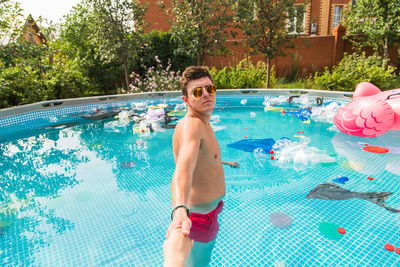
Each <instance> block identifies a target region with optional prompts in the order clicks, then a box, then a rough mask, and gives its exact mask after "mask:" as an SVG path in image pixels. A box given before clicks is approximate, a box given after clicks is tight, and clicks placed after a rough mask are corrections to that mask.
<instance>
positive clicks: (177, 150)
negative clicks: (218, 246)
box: [167, 67, 239, 266]
mask: <svg viewBox="0 0 400 267" xmlns="http://www.w3.org/2000/svg"><path fill="white" fill-rule="evenodd" d="M180 84H181V90H182V93H183V97H182V99H183V101H184V102H185V104H186V106H187V108H188V112H187V114H186V116H185V117H184V118H183V119H182V120H181V121H180V122H179V123H178V125H177V126H176V128H175V132H174V136H173V140H172V145H173V151H174V159H175V163H176V168H175V172H174V175H173V177H172V182H171V198H172V205H173V211H172V214H171V218H172V222H171V225H170V227H169V229H168V231H167V238H168V235H169V233H170V232H171V231H174V230H175V229H179V228H180V229H181V231H182V233H183V234H184V235H189V236H190V238H191V239H193V240H194V241H195V242H194V246H193V250H192V252H191V254H190V255H189V260H188V261H187V265H189V266H190V265H192V264H194V265H195V266H207V264H208V262H209V260H210V257H211V251H212V248H213V247H214V243H215V238H216V235H217V232H218V228H219V225H218V220H217V216H218V213H220V212H221V210H222V206H223V202H222V198H223V197H224V195H225V175H224V169H223V167H222V164H223V163H224V164H228V165H230V166H232V167H238V166H239V165H238V164H237V163H235V162H222V161H221V150H220V148H219V145H218V141H217V139H216V137H215V134H214V131H213V129H212V127H211V125H210V118H211V111H212V110H213V108H214V106H215V102H216V96H215V92H216V87H215V85H214V84H213V82H212V80H211V75H210V73H209V72H208V71H207V69H206V68H204V67H188V68H187V69H186V70H185V71H184V72H183V74H182V77H181V80H180ZM189 212H191V213H190V216H189ZM204 221H206V223H204Z"/></svg>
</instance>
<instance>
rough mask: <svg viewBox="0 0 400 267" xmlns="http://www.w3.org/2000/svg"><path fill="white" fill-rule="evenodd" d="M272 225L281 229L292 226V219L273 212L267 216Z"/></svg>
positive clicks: (281, 213)
mask: <svg viewBox="0 0 400 267" xmlns="http://www.w3.org/2000/svg"><path fill="white" fill-rule="evenodd" d="M269 220H270V221H271V223H272V225H273V226H275V227H278V228H281V229H285V228H289V227H290V226H292V218H290V216H289V215H287V214H286V213H283V212H274V213H272V214H271V215H270V216H269Z"/></svg>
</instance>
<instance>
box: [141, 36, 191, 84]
mask: <svg viewBox="0 0 400 267" xmlns="http://www.w3.org/2000/svg"><path fill="white" fill-rule="evenodd" d="M177 47H178V43H177V42H176V41H175V40H174V38H173V37H172V34H171V32H160V31H151V32H148V33H146V34H145V35H144V43H143V46H142V47H141V49H140V51H139V56H138V60H136V61H135V62H134V69H135V71H136V72H137V73H138V74H139V75H141V76H144V75H146V70H147V69H148V68H150V67H152V66H157V64H158V62H157V61H156V60H155V57H156V56H157V57H158V59H159V60H160V61H161V64H162V65H163V66H167V65H168V64H171V70H173V71H183V70H184V69H185V68H186V67H187V66H190V65H195V63H196V60H195V59H194V58H190V57H189V56H187V55H179V54H177V50H176V48H177Z"/></svg>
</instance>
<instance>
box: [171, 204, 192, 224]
mask: <svg viewBox="0 0 400 267" xmlns="http://www.w3.org/2000/svg"><path fill="white" fill-rule="evenodd" d="M179 208H185V209H186V214H187V216H188V217H189V215H190V209H189V208H188V207H186V206H185V205H179V206H176V207H175V208H174V209H173V210H172V212H171V221H173V220H174V212H175V211H176V210H177V209H179Z"/></svg>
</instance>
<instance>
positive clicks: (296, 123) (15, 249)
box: [0, 99, 400, 266]
mask: <svg viewBox="0 0 400 267" xmlns="http://www.w3.org/2000/svg"><path fill="white" fill-rule="evenodd" d="M160 101H161V100H160ZM164 102H165V101H164ZM261 102H262V100H261V101H259V102H257V103H258V104H254V103H253V102H251V101H250V103H247V104H246V103H242V104H239V105H237V104H235V105H231V104H230V103H229V101H218V99H217V103H218V105H217V107H216V108H215V109H214V113H213V127H214V128H215V130H216V132H215V134H216V136H217V139H218V141H219V144H220V147H221V153H222V160H225V161H236V162H238V163H239V164H240V167H239V168H237V169H233V168H230V167H228V166H225V167H224V169H225V176H226V197H225V199H224V202H225V205H224V209H223V212H222V213H221V214H220V231H219V234H218V237H217V241H216V245H215V248H214V251H213V254H212V257H211V262H210V266H396V265H399V264H400V255H399V254H396V252H391V251H388V250H386V249H385V245H386V244H391V245H393V246H394V247H395V248H400V239H399V238H398V237H399V236H400V218H399V215H398V213H392V212H390V211H388V210H386V209H384V208H383V207H380V206H378V205H377V204H375V203H372V202H370V201H368V200H365V199H360V198H355V199H348V200H337V201H334V200H322V199H310V198H306V196H307V194H308V193H309V192H310V191H311V190H313V189H314V188H316V187H317V186H318V185H320V184H324V183H333V184H335V185H337V186H340V187H341V188H343V189H346V190H350V191H352V192H383V191H387V192H393V194H392V195H390V196H389V197H388V198H387V200H386V202H387V205H388V206H389V207H392V208H395V209H400V186H399V181H400V154H399V153H398V151H399V150H396V149H400V143H399V142H398V140H399V138H400V131H389V132H388V133H386V134H385V135H383V136H381V137H378V138H360V137H353V136H348V135H345V134H343V133H340V132H338V131H335V130H334V128H332V124H331V123H329V122H321V121H317V120H314V119H313V118H311V119H310V120H309V121H307V120H306V121H304V120H301V119H299V118H298V117H296V116H290V115H289V114H286V113H282V112H276V110H275V111H266V110H265V108H264V106H263V105H262V104H261ZM296 108H297V107H296V106H284V109H285V110H289V109H294V110H295V109H296ZM297 110H298V108H297ZM112 120H113V119H108V120H100V121H90V122H89V121H82V120H81V121H80V123H78V124H76V125H73V126H70V127H64V128H59V129H57V128H56V129H39V130H35V131H31V132H28V133H27V132H24V133H21V134H17V133H16V134H13V135H12V136H11V137H10V136H8V137H7V138H4V139H1V140H0V142H1V143H0V175H1V177H0V188H1V193H0V265H2V266H17V265H21V266H25V265H34V266H97V265H101V266H111V265H113V266H114V265H122V266H129V265H131V266H161V265H162V262H163V255H162V243H163V241H164V236H165V233H166V230H167V228H168V225H169V222H170V218H169V216H170V211H171V201H170V182H171V177H172V174H173V172H174V167H175V163H174V160H173V156H172V146H171V143H172V135H173V132H174V130H173V129H167V130H164V131H156V132H154V133H147V132H146V133H143V134H142V133H140V132H139V133H136V132H135V131H134V130H133V127H132V126H133V125H134V123H133V122H130V123H129V124H127V125H126V126H125V127H119V128H112V129H110V128H109V127H107V126H106V125H107V123H109V122H110V121H112ZM108 125H109V124H108ZM267 138H272V139H273V140H274V142H276V141H278V140H285V139H282V138H287V139H288V140H290V141H289V142H290V143H289V146H290V148H291V149H292V150H284V148H282V149H281V150H279V149H277V150H276V151H274V152H273V154H270V151H269V150H267V149H264V150H261V149H256V150H255V151H249V152H246V151H243V150H240V149H236V148H232V147H230V146H228V144H232V143H235V142H237V141H240V140H247V141H250V143H251V141H252V140H254V139H267ZM287 139H286V140H287ZM366 146H380V147H386V148H389V151H390V152H389V153H385V154H376V153H370V152H368V151H365V150H364V149H363V148H364V147H366ZM285 149H289V148H288V147H286V148H285ZM265 150H267V151H265ZM271 150H273V149H271ZM285 151H286V153H285ZM271 153H272V152H271ZM271 156H273V157H274V159H271ZM345 178H346V179H345ZM338 228H343V229H345V232H346V233H345V234H339V233H338V232H337V229H338Z"/></svg>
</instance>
